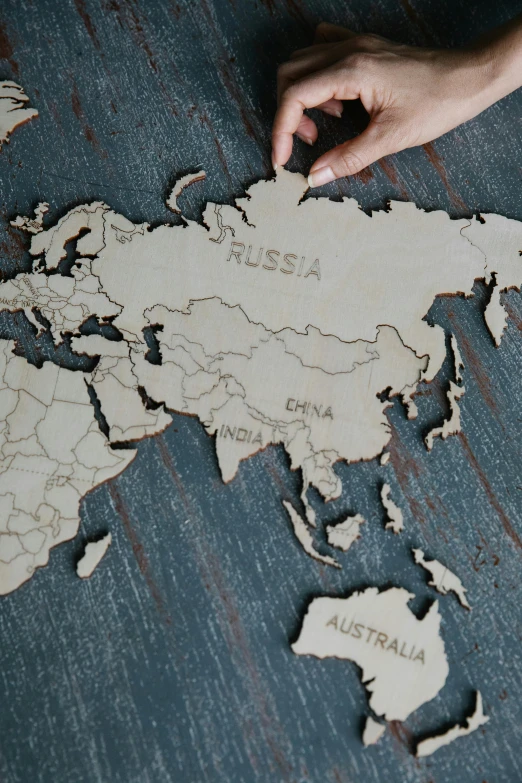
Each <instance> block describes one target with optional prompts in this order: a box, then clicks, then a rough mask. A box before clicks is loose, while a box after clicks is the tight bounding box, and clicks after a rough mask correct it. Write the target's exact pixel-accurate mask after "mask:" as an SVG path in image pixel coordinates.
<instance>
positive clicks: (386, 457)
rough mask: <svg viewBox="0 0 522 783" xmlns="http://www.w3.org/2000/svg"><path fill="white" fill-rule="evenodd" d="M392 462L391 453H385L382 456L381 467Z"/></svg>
mask: <svg viewBox="0 0 522 783" xmlns="http://www.w3.org/2000/svg"><path fill="white" fill-rule="evenodd" d="M389 461H390V452H389V451H383V453H382V454H381V465H387V464H388V462H389Z"/></svg>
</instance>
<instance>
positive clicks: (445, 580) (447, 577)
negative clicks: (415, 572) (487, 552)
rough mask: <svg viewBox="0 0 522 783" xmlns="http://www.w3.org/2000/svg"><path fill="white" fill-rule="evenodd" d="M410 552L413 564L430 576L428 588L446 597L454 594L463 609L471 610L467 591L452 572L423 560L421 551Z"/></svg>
mask: <svg viewBox="0 0 522 783" xmlns="http://www.w3.org/2000/svg"><path fill="white" fill-rule="evenodd" d="M411 551H412V553H413V558H414V560H415V562H416V563H417V564H418V565H420V566H422V567H423V568H424V569H425V570H426V571H428V572H429V573H430V574H431V582H428V584H429V586H430V587H434V588H435V590H437V591H438V592H439V593H441V594H442V595H447V594H448V593H450V592H451V593H455V595H456V596H457V598H458V599H459V601H460V603H461V605H462V606H463V607H464V608H465V609H471V606H470V605H469V603H468V599H467V598H466V592H467V590H466V588H465V587H464V585H463V584H462V582H461V581H460V579H459V578H458V576H456V575H455V574H454V573H453V571H450V570H449V568H446V566H445V565H442V563H440V562H439V561H438V560H425V559H424V552H423V551H422V549H412V550H411Z"/></svg>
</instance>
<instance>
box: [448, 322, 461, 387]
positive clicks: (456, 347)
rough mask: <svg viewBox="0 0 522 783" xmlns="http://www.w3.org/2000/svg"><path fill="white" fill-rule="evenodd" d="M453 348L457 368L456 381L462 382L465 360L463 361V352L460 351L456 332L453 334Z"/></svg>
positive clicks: (454, 365)
mask: <svg viewBox="0 0 522 783" xmlns="http://www.w3.org/2000/svg"><path fill="white" fill-rule="evenodd" d="M450 342H451V350H452V351H453V368H454V370H455V381H456V382H457V383H462V372H461V370H463V369H464V362H463V361H462V354H461V352H460V348H459V344H458V342H457V338H456V337H455V335H454V334H452V335H451V340H450Z"/></svg>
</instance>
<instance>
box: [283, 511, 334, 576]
mask: <svg viewBox="0 0 522 783" xmlns="http://www.w3.org/2000/svg"><path fill="white" fill-rule="evenodd" d="M283 506H284V507H285V509H286V511H287V513H288V516H289V517H290V521H291V523H292V527H293V529H294V533H295V537H296V538H297V540H298V541H299V543H300V544H301V546H302V547H303V549H304V551H305V552H306V554H307V555H310V557H313V558H314V560H318V561H319V562H320V563H325V564H326V565H331V566H335V567H336V568H341V566H340V564H339V563H338V562H337V560H336V559H335V558H334V557H330V556H329V555H321V554H320V552H318V551H317V549H316V548H315V546H314V539H313V538H312V534H311V533H310V531H309V530H308V527H307V526H306V522H305V521H304V520H303V519H302V518H301V517H300V516H299V514H298V513H297V511H296V510H295V508H294V507H293V506H292V504H291V503H288V501H286V500H283Z"/></svg>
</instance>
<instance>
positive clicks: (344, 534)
mask: <svg viewBox="0 0 522 783" xmlns="http://www.w3.org/2000/svg"><path fill="white" fill-rule="evenodd" d="M365 522H366V520H365V518H364V517H363V516H361V514H355V516H352V517H346V519H345V520H343V521H342V522H338V523H337V525H327V526H326V538H327V539H328V543H329V544H330V546H334V547H336V549H342V551H343V552H348V550H349V549H350V547H351V545H352V544H353V543H354V541H357V539H358V538H360V537H361V532H360V527H361V525H363V524H364V523H365Z"/></svg>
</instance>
